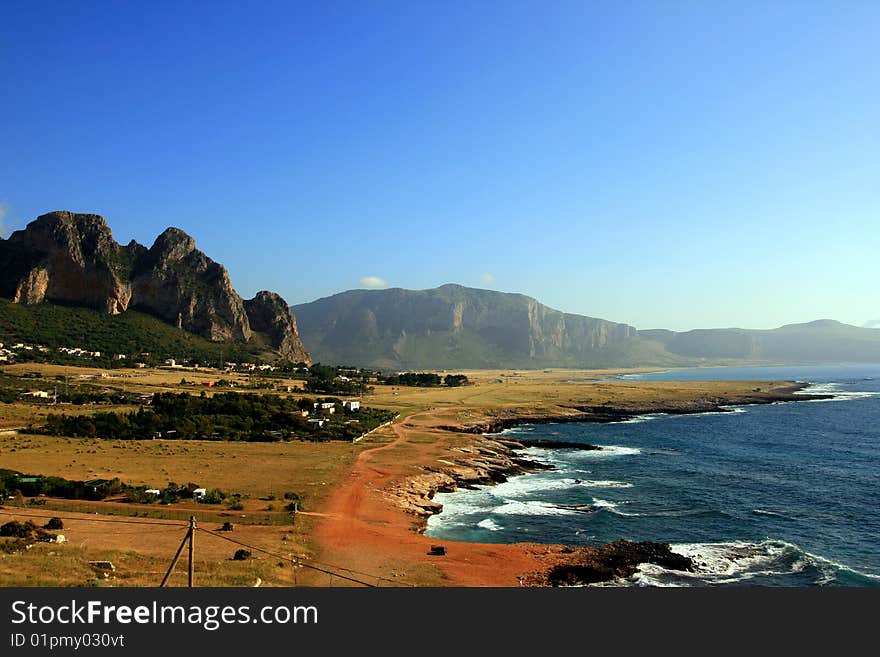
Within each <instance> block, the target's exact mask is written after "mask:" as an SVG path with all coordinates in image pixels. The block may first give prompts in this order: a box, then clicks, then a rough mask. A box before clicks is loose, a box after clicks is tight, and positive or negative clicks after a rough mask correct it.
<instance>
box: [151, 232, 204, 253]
mask: <svg viewBox="0 0 880 657" xmlns="http://www.w3.org/2000/svg"><path fill="white" fill-rule="evenodd" d="M195 250H196V241H195V240H194V239H193V238H192V237H190V236H189V235H188V234H187V233H185V232H184V231H182V230H181V229H180V228H175V227H173V226H171V227H169V228H166V229H165V230H164V231H162V233H161V234H160V235H159V237H157V238H156V241H155V242H153V246H152V247H150V252H151V253H152V254H153V255H154V256H156V257H158V258H162V259H167V260H183V258H185V257H186V256H188V255H189V254H190V253H192V252H193V251H195Z"/></svg>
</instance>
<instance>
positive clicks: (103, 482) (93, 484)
mask: <svg viewBox="0 0 880 657" xmlns="http://www.w3.org/2000/svg"><path fill="white" fill-rule="evenodd" d="M110 483H112V482H111V481H110V480H109V479H92V480H91V481H86V482H83V484H84V485H85V486H86V487H87V488H91V489H92V492H93V493H97V492H98V489H99V488H102V487H105V486H107V485H108V484H110Z"/></svg>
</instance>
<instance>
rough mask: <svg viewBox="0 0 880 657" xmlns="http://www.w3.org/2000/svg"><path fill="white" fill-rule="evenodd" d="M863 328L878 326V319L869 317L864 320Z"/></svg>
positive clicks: (879, 326)
mask: <svg viewBox="0 0 880 657" xmlns="http://www.w3.org/2000/svg"><path fill="white" fill-rule="evenodd" d="M865 328H880V319H869V320H868V321H867V322H865Z"/></svg>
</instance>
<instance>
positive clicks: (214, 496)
mask: <svg viewBox="0 0 880 657" xmlns="http://www.w3.org/2000/svg"><path fill="white" fill-rule="evenodd" d="M225 499H226V493H224V492H223V491H222V490H220V489H219V488H212V489H211V490H209V491H208V492H206V493H205V494H204V495H203V496H202V499H201V500H199V501H200V502H201V503H202V504H222V503H223V500H225Z"/></svg>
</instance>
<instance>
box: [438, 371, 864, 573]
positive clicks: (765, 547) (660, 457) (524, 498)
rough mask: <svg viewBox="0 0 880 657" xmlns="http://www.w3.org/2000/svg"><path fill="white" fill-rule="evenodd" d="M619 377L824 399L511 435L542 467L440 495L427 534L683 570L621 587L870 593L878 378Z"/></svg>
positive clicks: (792, 374)
mask: <svg viewBox="0 0 880 657" xmlns="http://www.w3.org/2000/svg"><path fill="white" fill-rule="evenodd" d="M625 378H626V379H627V380H644V381H677V380H687V381H694V380H734V379H738V380H792V381H803V382H808V383H809V384H810V385H809V386H808V388H807V389H806V390H804V392H816V393H825V394H833V395H834V398H833V399H831V400H827V401H802V402H788V403H776V404H770V405H753V406H740V407H735V408H733V409H732V410H733V412H728V413H704V414H699V415H662V414H652V415H645V416H640V417H637V418H632V419H630V420H627V421H624V422H616V423H612V424H589V423H578V424H545V425H526V426H521V427H517V428H514V429H510V430H507V431H505V432H504V435H506V436H509V437H510V438H514V439H515V438H517V437H523V438H525V437H528V438H552V439H557V440H566V441H583V442H585V443H591V444H594V445H599V446H602V447H603V449H602V450H601V451H579V450H560V449H538V448H529V449H527V450H526V454H527V455H528V456H529V457H530V458H533V459H535V460H539V461H544V462H546V463H550V464H552V465H553V466H555V469H553V470H547V471H541V472H537V473H530V474H526V475H521V476H517V477H513V478H511V479H510V480H509V481H507V482H505V483H503V484H499V485H497V486H485V487H480V488H479V489H477V490H462V491H457V492H454V493H441V494H438V495H437V496H436V498H435V499H436V500H437V501H439V502H441V503H442V504H443V512H442V513H440V514H439V515H436V516H433V517H432V518H430V520H429V522H428V529H427V530H426V534H427V535H429V536H432V537H436V538H440V539H445V540H460V541H477V542H486V543H507V542H518V541H527V542H538V543H565V544H571V545H598V544H601V543H606V542H608V541H613V540H617V539H629V540H652V541H662V542H666V543H670V544H671V545H672V547H673V550H674V551H675V552H679V553H681V554H686V555H688V556H690V557H692V558H693V559H694V560H695V563H696V564H697V566H698V567H697V570H696V572H694V573H680V572H676V571H668V570H664V569H663V568H660V567H658V566H653V565H643V566H641V567H640V569H639V571H638V572H637V573H636V574H635V575H634V576H632V577H631V578H629V579H628V580H627V581H620V582H615V584H618V585H650V586H693V585H737V584H739V585H762V586H813V585H837V586H880V365H875V366H822V367H812V366H802V367H767V368H763V367H760V368H718V369H698V370H678V371H669V372H653V373H648V374H639V375H627V376H626V377H625Z"/></svg>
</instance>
